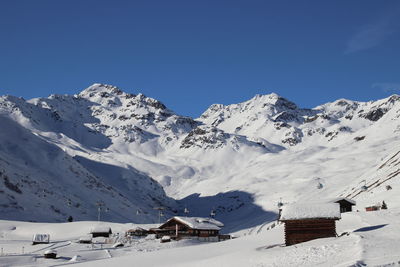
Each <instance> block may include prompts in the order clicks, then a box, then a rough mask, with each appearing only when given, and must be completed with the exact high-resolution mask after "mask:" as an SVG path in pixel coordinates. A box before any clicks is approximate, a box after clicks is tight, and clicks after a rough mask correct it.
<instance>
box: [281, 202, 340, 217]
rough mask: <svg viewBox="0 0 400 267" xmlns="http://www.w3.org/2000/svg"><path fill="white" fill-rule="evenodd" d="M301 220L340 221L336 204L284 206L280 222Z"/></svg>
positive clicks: (338, 208) (338, 206)
mask: <svg viewBox="0 0 400 267" xmlns="http://www.w3.org/2000/svg"><path fill="white" fill-rule="evenodd" d="M301 219H340V205H339V204H338V203H301V204H292V205H288V206H284V208H283V209H282V214H281V218H280V220H281V221H284V220H301Z"/></svg>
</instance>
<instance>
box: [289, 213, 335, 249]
mask: <svg viewBox="0 0 400 267" xmlns="http://www.w3.org/2000/svg"><path fill="white" fill-rule="evenodd" d="M284 223H285V243H286V246H290V245H294V244H297V243H301V242H306V241H310V240H313V239H317V238H325V237H335V236H336V225H335V220H334V219H307V220H290V221H284Z"/></svg>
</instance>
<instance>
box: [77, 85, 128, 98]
mask: <svg viewBox="0 0 400 267" xmlns="http://www.w3.org/2000/svg"><path fill="white" fill-rule="evenodd" d="M96 93H103V94H116V95H121V94H123V91H122V90H120V89H119V88H118V87H117V86H114V85H110V84H103V83H94V84H92V85H91V86H89V87H88V88H86V89H85V90H83V91H82V92H81V93H79V95H80V96H89V97H92V96H94V95H95V94H96Z"/></svg>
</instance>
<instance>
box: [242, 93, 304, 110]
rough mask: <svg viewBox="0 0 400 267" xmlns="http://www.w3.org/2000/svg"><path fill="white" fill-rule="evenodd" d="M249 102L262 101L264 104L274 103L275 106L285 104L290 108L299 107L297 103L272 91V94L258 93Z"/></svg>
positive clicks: (284, 105)
mask: <svg viewBox="0 0 400 267" xmlns="http://www.w3.org/2000/svg"><path fill="white" fill-rule="evenodd" d="M248 102H253V103H260V104H262V105H263V106H265V105H268V104H270V105H274V106H283V107H285V108H288V109H297V106H296V104H295V103H293V102H291V101H289V100H287V99H286V98H284V97H282V96H280V95H278V94H276V93H271V94H266V95H261V94H256V95H255V96H254V97H253V98H252V99H250V100H249V101H248Z"/></svg>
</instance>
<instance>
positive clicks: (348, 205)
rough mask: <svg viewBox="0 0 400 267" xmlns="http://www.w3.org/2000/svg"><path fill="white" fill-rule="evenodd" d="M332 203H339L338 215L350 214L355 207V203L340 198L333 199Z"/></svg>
mask: <svg viewBox="0 0 400 267" xmlns="http://www.w3.org/2000/svg"><path fill="white" fill-rule="evenodd" d="M331 202H333V203H339V205H340V213H344V212H350V211H352V210H353V206H355V205H356V202H355V201H354V200H352V199H349V198H346V197H342V198H335V199H332V201H331Z"/></svg>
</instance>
